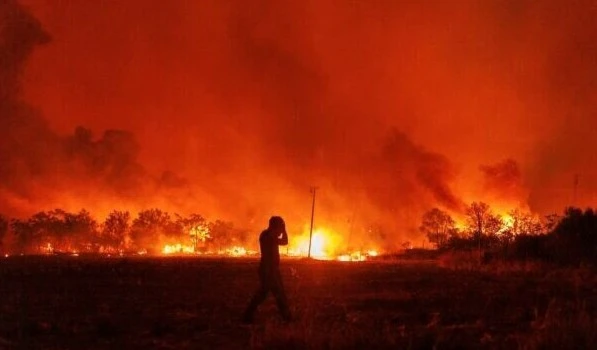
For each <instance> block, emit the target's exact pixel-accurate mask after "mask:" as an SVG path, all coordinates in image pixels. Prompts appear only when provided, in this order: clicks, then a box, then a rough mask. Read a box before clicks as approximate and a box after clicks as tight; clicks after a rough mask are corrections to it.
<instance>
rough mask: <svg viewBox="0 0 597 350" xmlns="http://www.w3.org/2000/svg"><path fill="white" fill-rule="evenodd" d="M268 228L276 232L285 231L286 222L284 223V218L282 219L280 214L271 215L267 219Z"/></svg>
mask: <svg viewBox="0 0 597 350" xmlns="http://www.w3.org/2000/svg"><path fill="white" fill-rule="evenodd" d="M268 230H270V231H274V233H276V234H280V233H282V232H286V224H285V223H284V219H282V218H281V217H280V216H272V217H271V218H270V219H269V227H268Z"/></svg>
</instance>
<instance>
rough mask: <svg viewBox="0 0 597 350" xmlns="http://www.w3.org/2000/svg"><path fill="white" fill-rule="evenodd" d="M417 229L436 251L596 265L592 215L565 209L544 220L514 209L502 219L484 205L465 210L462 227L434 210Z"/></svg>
mask: <svg viewBox="0 0 597 350" xmlns="http://www.w3.org/2000/svg"><path fill="white" fill-rule="evenodd" d="M419 230H420V231H421V232H422V233H424V234H425V235H426V236H427V239H428V240H429V242H430V243H432V244H434V245H435V246H436V247H437V248H438V249H440V250H472V249H478V250H480V251H484V252H485V253H486V254H485V256H486V257H500V258H506V259H533V260H544V261H550V262H554V263H562V264H580V263H595V262H597V213H596V212H595V210H594V209H592V208H588V209H585V210H582V209H580V208H574V207H568V208H566V209H565V210H564V213H563V215H556V214H552V215H548V216H545V217H543V218H540V217H537V216H535V215H533V214H531V213H529V212H525V211H522V210H520V209H515V210H512V211H510V212H508V215H507V216H506V217H504V216H501V215H499V214H496V213H495V212H494V211H493V210H492V209H491V207H490V206H489V205H488V204H486V203H483V202H473V203H471V204H470V205H469V206H467V207H466V209H465V211H464V220H463V223H462V224H460V225H457V223H456V221H455V220H454V219H453V218H452V216H451V215H450V214H449V213H447V212H445V211H443V210H441V209H438V208H433V209H431V210H429V211H427V212H425V213H424V214H423V216H422V219H421V226H420V227H419Z"/></svg>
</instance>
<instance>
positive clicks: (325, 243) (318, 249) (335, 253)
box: [161, 229, 379, 262]
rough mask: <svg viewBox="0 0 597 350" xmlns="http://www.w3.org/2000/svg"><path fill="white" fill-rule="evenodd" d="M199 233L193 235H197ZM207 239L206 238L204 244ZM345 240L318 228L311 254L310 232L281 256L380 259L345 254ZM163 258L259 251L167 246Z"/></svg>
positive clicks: (374, 252) (294, 239)
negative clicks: (343, 248)
mask: <svg viewBox="0 0 597 350" xmlns="http://www.w3.org/2000/svg"><path fill="white" fill-rule="evenodd" d="M193 232H196V230H194V231H192V232H191V236H194V235H195V234H194V233H193ZM202 232H203V237H205V238H207V237H210V236H209V232H208V231H202ZM206 240H207V239H203V240H202V243H205V242H206ZM342 246H343V242H342V239H341V237H340V236H339V235H337V234H334V233H332V231H330V230H327V229H317V230H315V231H314V232H313V236H312V239H311V252H310V254H309V232H303V233H302V234H301V235H299V236H297V237H292V238H291V239H290V242H289V245H288V246H286V247H284V246H281V247H280V253H281V255H282V256H286V257H289V258H302V257H308V256H310V257H311V258H313V259H316V260H336V261H343V262H356V261H365V260H367V259H368V258H372V257H376V256H378V254H379V253H378V251H377V250H374V249H368V250H363V251H360V250H354V251H350V252H346V251H345V250H344V251H343V250H342V249H341V247H342ZM161 253H162V255H165V256H172V255H202V256H227V257H251V256H257V255H258V254H259V252H258V251H256V250H251V249H247V248H246V247H243V246H232V247H228V248H223V249H218V250H209V249H202V248H200V247H199V246H197V245H189V244H185V243H174V244H166V245H164V246H163V247H162V249H161Z"/></svg>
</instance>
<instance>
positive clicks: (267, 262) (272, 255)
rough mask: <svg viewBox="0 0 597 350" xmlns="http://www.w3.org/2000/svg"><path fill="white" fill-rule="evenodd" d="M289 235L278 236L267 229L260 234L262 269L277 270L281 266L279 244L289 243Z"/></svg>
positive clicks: (260, 267) (260, 266)
mask: <svg viewBox="0 0 597 350" xmlns="http://www.w3.org/2000/svg"><path fill="white" fill-rule="evenodd" d="M287 244H288V237H287V236H286V235H284V236H283V237H282V238H280V237H278V236H276V234H274V233H273V232H271V231H269V230H265V231H263V232H261V235H259V248H260V250H261V262H260V263H259V269H260V270H264V269H265V270H275V269H278V268H279V266H280V251H279V249H278V246H280V245H287Z"/></svg>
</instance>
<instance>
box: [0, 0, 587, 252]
mask: <svg viewBox="0 0 597 350" xmlns="http://www.w3.org/2000/svg"><path fill="white" fill-rule="evenodd" d="M23 3H26V4H29V6H30V9H26V8H24V7H23V6H21V5H18V4H16V3H15V2H14V1H4V2H3V5H2V15H1V16H2V17H1V19H2V21H1V22H0V23H3V24H2V27H1V28H2V35H1V36H0V38H1V39H0V40H1V41H0V43H1V44H0V45H1V47H2V51H1V53H0V54H1V55H2V56H1V57H2V58H1V59H2V67H1V68H0V69H1V73H0V74H1V76H0V78H1V79H2V80H1V81H2V85H1V87H0V92H1V94H2V95H1V96H2V97H1V101H0V103H1V104H2V107H0V108H2V118H3V119H2V121H1V123H2V126H3V128H2V130H3V131H2V134H1V136H2V140H1V141H0V144H1V146H0V147H2V149H1V151H2V153H1V156H2V158H3V159H2V163H1V165H0V167H2V168H1V174H0V177H1V179H2V185H0V195H1V196H2V198H3V200H2V201H0V202H1V203H2V204H1V205H2V207H0V211H5V212H8V213H10V212H22V213H28V212H32V211H37V210H39V209H40V207H44V208H45V207H56V206H60V207H65V209H67V210H78V208H80V207H86V208H88V209H89V210H90V211H92V212H96V211H100V212H102V213H105V212H107V211H108V210H111V209H112V208H115V207H123V208H125V209H130V210H133V211H135V210H138V209H143V208H150V207H161V208H164V209H165V210H169V211H181V212H199V213H201V214H203V215H206V216H208V217H209V216H212V217H222V218H225V219H230V220H233V221H235V223H238V225H240V226H246V227H248V228H250V229H257V228H258V227H260V226H262V225H264V223H265V222H266V220H267V218H268V217H269V216H270V215H272V214H279V215H282V216H284V217H285V218H286V219H287V222H288V224H289V229H291V230H295V231H300V230H301V229H302V228H303V225H304V224H305V223H307V222H308V217H309V215H310V200H311V197H310V194H309V187H311V186H318V187H319V191H318V194H317V206H316V207H317V209H316V225H317V224H318V223H319V224H321V225H329V226H332V227H333V228H334V229H335V230H337V231H338V232H341V233H342V234H343V235H345V236H347V237H349V238H347V239H348V240H350V241H351V242H353V241H354V242H358V241H359V240H363V241H364V240H367V239H381V240H383V241H384V244H387V245H388V246H392V245H395V246H399V245H400V243H401V242H403V241H405V240H415V239H418V238H419V235H420V234H419V233H418V231H417V229H416V228H417V227H418V226H419V221H420V217H421V214H422V213H423V212H424V211H425V210H427V209H429V208H431V207H435V206H439V207H443V208H445V209H446V210H449V211H451V212H454V213H458V212H460V211H461V209H462V207H463V205H464V204H466V203H469V202H471V201H473V200H480V199H481V200H486V201H489V202H492V203H490V204H492V205H498V206H500V208H501V207H504V206H508V205H510V204H512V205H515V204H516V206H519V205H521V206H525V205H526V204H528V205H529V207H530V208H531V209H532V210H534V211H537V212H540V213H549V212H552V211H557V210H560V209H561V207H563V206H564V205H566V204H568V203H569V202H570V198H571V193H572V186H573V179H574V175H575V174H580V186H579V188H578V190H579V195H578V201H579V203H590V201H591V200H592V199H594V198H593V197H594V193H597V192H596V191H597V187H595V186H594V185H593V184H592V183H590V182H589V181H585V180H584V179H589V178H591V177H592V176H593V175H594V174H595V170H596V169H595V167H594V165H593V164H595V162H593V161H591V159H593V158H592V157H593V155H592V154H593V153H594V152H592V150H593V149H595V146H596V144H595V142H597V141H595V140H596V138H594V137H593V136H594V135H593V133H594V130H595V128H594V127H595V121H594V118H592V117H591V116H592V115H594V114H595V111H596V110H597V108H596V107H597V105H596V104H595V101H596V99H595V96H594V91H595V89H594V82H595V81H597V79H596V78H597V64H596V63H595V62H596V60H595V57H596V56H595V55H596V52H597V50H596V46H595V43H594V40H592V38H594V37H595V35H596V34H597V25H596V24H595V21H593V20H592V18H594V16H595V12H596V11H597V9H596V8H595V6H594V4H593V3H592V2H591V1H573V2H570V3H566V4H558V3H536V2H527V1H487V2H483V3H479V2H476V1H471V2H466V1H463V2H458V3H449V2H444V1H437V2H428V3H426V4H417V3H411V2H359V1H351V2H346V3H338V2H334V1H297V2H292V1H291V2H276V1H267V0H262V1H257V2H251V3H250V4H249V3H246V2H243V1H229V2H225V3H222V2H220V1H215V0H214V1H210V0H207V1H201V2H188V1H170V2H164V1H157V0H155V1H154V0H149V1H145V0H144V1H141V0H138V1H126V2H105V1H97V2H85V1H81V2H78V1H72V2H59V3H56V2H53V1H49V0H48V1H26V0H23ZM32 13H33V14H35V16H33V15H32ZM35 18H39V21H38V20H36V19H35ZM40 21H41V23H43V26H44V27H43V28H42V26H41V25H40ZM4 23H6V24H4ZM6 28H8V29H6ZM99 28H101V30H100V29H99ZM46 32H48V33H51V35H52V37H53V41H52V42H51V43H47V40H48V34H45V33H46ZM42 43H46V45H43V46H40V47H39V48H38V49H37V50H35V51H34V49H35V48H37V47H38V46H39V45H40V44H42ZM30 56H31V57H30ZM27 58H30V59H29V63H28V64H27V69H26V70H24V63H25V61H26V60H27ZM5 62H6V64H5ZM20 83H22V84H23V86H22V87H23V88H22V89H20V87H19V86H20V85H19V84H20ZM24 99H26V100H27V101H29V102H30V103H31V105H34V106H36V108H37V109H38V110H39V111H41V112H38V111H37V110H36V108H33V107H31V106H30V105H27V104H25V103H24V102H23V100H24ZM42 116H43V117H42ZM78 125H83V126H84V127H83V128H78V129H77V126H78ZM75 129H76V131H75V132H74V133H73V130H75ZM8 130H10V131H8ZM91 130H93V132H92V131H91ZM124 130H129V131H124ZM94 133H96V134H97V135H99V136H98V137H94V136H93V134H94ZM502 159H516V162H514V161H505V162H502V163H499V161H500V160H502ZM496 162H498V163H496ZM480 164H489V165H485V166H481V171H479V165H480ZM527 199H528V201H527ZM493 202H496V203H493ZM498 202H499V203H498ZM293 225H294V226H293ZM373 227H378V228H379V227H381V229H373ZM382 230H383V231H384V232H383V234H381V233H380V231H382ZM371 232H376V233H374V234H372V233H371ZM371 235H373V236H375V237H371ZM355 244H358V243H355Z"/></svg>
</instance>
